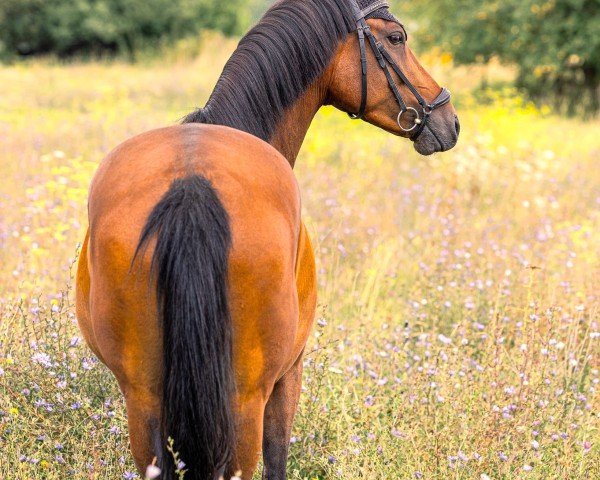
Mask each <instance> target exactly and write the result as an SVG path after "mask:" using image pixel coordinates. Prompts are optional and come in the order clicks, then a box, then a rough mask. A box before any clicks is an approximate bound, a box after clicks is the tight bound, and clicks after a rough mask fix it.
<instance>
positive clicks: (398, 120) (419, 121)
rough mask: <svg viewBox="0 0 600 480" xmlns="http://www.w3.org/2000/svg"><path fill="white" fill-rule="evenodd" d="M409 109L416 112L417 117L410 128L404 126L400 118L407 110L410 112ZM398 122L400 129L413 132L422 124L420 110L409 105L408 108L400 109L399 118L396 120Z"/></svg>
mask: <svg viewBox="0 0 600 480" xmlns="http://www.w3.org/2000/svg"><path fill="white" fill-rule="evenodd" d="M409 110H412V111H413V112H415V115H416V118H415V120H414V121H415V124H414V125H413V126H412V127H410V128H404V127H403V126H402V124H401V123H400V120H401V119H402V115H404V114H405V113H406V112H408V111H409ZM396 122H398V126H399V127H400V130H402V131H403V132H406V133H408V132H412V131H413V130H414V129H415V128H417V127H418V126H419V125H421V122H422V120H421V117H420V115H419V112H417V110H416V109H415V108H413V107H407V108H406V110H400V113H399V114H398V119H397V120H396Z"/></svg>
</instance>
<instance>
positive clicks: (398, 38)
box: [387, 32, 404, 45]
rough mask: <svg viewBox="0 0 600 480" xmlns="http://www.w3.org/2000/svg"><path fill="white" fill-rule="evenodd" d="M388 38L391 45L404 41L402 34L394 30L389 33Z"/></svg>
mask: <svg viewBox="0 0 600 480" xmlns="http://www.w3.org/2000/svg"><path fill="white" fill-rule="evenodd" d="M387 38H388V40H389V41H390V43H391V44H392V45H399V44H401V43H404V35H403V34H402V33H400V32H394V33H392V34H391V35H388V37H387Z"/></svg>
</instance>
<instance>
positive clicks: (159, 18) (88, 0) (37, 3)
mask: <svg viewBox="0 0 600 480" xmlns="http://www.w3.org/2000/svg"><path fill="white" fill-rule="evenodd" d="M242 3H243V0H228V1H227V2H221V1H219V2H215V1H212V0H2V1H1V2H0V44H2V47H0V53H1V52H2V49H3V50H4V52H5V53H13V54H14V53H16V54H20V55H29V54H39V53H48V52H52V53H56V54H58V55H70V54H73V53H82V52H85V53H100V52H107V51H108V52H114V53H126V54H129V55H131V56H133V54H134V52H135V51H136V50H138V49H139V48H141V47H145V46H147V45H148V44H156V43H157V42H158V41H170V40H175V39H178V38H182V37H185V36H189V35H193V34H196V33H198V32H199V31H200V30H201V29H203V28H212V29H217V30H220V31H222V32H224V33H225V34H234V33H239V30H240V23H241V18H242V16H241V15H240V12H241V11H242V10H243V9H242V8H241V4H242Z"/></svg>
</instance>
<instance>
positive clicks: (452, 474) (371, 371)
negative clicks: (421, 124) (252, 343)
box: [0, 40, 600, 480]
mask: <svg viewBox="0 0 600 480" xmlns="http://www.w3.org/2000/svg"><path fill="white" fill-rule="evenodd" d="M232 48H233V44H232V43H229V44H227V47H226V48H223V47H221V46H218V45H217V43H216V42H215V41H214V40H207V46H206V48H205V49H204V50H203V53H202V54H201V55H200V56H198V57H197V58H196V59H195V60H194V61H189V60H185V57H182V58H178V56H177V55H176V54H172V55H171V56H169V58H167V59H166V60H164V61H153V62H149V63H147V64H144V65H135V66H132V65H126V64H121V63H96V64H84V65H69V66H64V65H63V66H61V65H57V64H55V63H52V62H43V61H37V62H32V63H25V64H20V65H16V66H12V67H0V85H2V89H1V92H0V452H1V453H0V479H3V480H12V479H119V478H126V479H127V478H137V476H136V475H135V474H134V473H133V472H134V471H135V468H134V466H133V462H132V459H131V456H130V454H129V450H128V438H127V425H126V418H125V411H124V405H123V401H122V398H121V395H120V393H119V390H118V388H117V385H116V382H115V380H114V379H113V377H112V376H111V374H110V373H109V372H108V371H107V370H106V369H105V368H104V367H103V365H101V364H99V363H98V361H97V360H96V359H95V358H94V357H93V355H92V354H91V353H90V351H89V350H88V349H87V347H86V346H85V345H84V343H83V342H82V341H81V340H80V338H79V332H78V329H77V326H76V321H75V316H74V309H73V305H72V302H73V292H72V290H71V285H72V283H71V276H72V273H73V262H74V259H75V258H76V255H77V245H78V242H79V241H81V239H82V235H83V232H84V229H85V224H86V196H87V188H88V185H89V182H90V179H91V176H92V175H93V173H94V171H95V169H96V166H97V165H98V162H100V160H101V159H102V157H103V156H104V155H105V154H106V153H107V152H108V151H109V150H110V149H111V148H112V147H114V146H116V145H117V144H119V143H120V142H121V141H123V140H125V139H126V138H128V137H130V136H132V135H134V134H136V133H140V132H143V131H145V130H148V129H151V128H154V127H159V126H164V125H167V124H172V123H174V122H176V121H177V120H178V119H179V118H181V117H182V116H183V115H184V114H186V113H187V112H189V111H190V110H191V109H192V108H193V107H195V106H197V105H202V104H203V102H204V101H205V99H206V98H207V96H208V94H209V92H210V89H211V87H212V86H213V85H214V82H215V81H216V78H217V76H218V74H219V72H220V67H221V66H222V64H223V62H224V61H225V59H226V58H227V56H228V53H229V52H230V51H231V49H232ZM426 60H427V61H426V63H428V64H429V65H430V66H432V71H433V72H435V75H436V76H437V77H438V78H439V79H440V80H443V83H445V84H447V86H448V87H450V88H451V89H452V90H453V92H454V93H455V94H456V95H455V96H456V98H457V101H456V106H457V109H458V111H459V115H460V117H461V121H462V126H463V133H462V134H461V139H460V141H459V144H458V146H457V147H456V148H455V149H454V150H453V151H451V152H449V153H446V154H443V155H436V156H433V157H428V158H422V157H419V156H418V155H417V154H416V153H415V152H414V151H413V150H412V146H411V145H410V144H409V143H408V142H407V141H403V140H400V139H397V138H393V137H391V136H389V135H387V134H385V133H384V132H380V131H378V130H376V129H375V128H374V127H370V126H368V125H365V124H361V123H360V122H356V123H354V122H350V121H349V120H348V119H347V117H346V116H345V115H343V114H341V113H339V112H336V111H334V110H331V109H324V110H323V111H322V112H321V113H320V114H319V116H318V117H317V119H316V121H315V123H314V124H313V127H312V128H311V131H310V132H309V135H308V138H307V140H306V143H305V146H304V149H303V152H302V154H301V156H300V158H299V160H298V163H297V167H296V174H297V177H298V180H299V183H300V186H301V190H302V195H303V205H304V214H305V220H306V223H307V225H308V227H309V230H310V231H311V232H312V237H313V238H314V240H315V247H316V251H317V252H316V253H317V259H318V270H319V279H320V283H319V285H320V290H319V307H318V318H319V321H318V326H317V327H316V329H315V332H314V334H313V335H312V337H311V339H310V344H309V348H308V351H309V354H308V355H307V358H306V367H305V381H304V385H305V387H304V393H303V395H302V399H301V405H300V409H299V413H298V416H297V419H296V423H295V428H294V433H293V439H292V442H293V444H292V447H291V458H290V464H289V472H290V478H292V479H325V478H343V479H361V478H363V479H409V478H417V479H419V478H424V479H450V478H452V479H488V478H489V479H511V478H519V479H520V478H524V479H594V478H600V430H599V429H600V421H599V419H598V412H599V410H600V395H599V391H600V385H598V383H599V381H600V374H599V369H600V358H599V355H598V354H599V353H600V325H599V323H600V288H599V285H600V259H599V252H600V137H599V136H598V132H599V131H600V122H599V121H598V120H593V121H586V122H583V121H577V120H566V119H561V118H558V117H556V116H553V115H552V112H550V111H548V110H544V111H538V110H536V109H535V108H533V107H531V106H529V105H527V104H526V103H525V102H523V101H522V100H521V99H519V98H518V96H516V95H515V94H514V92H510V91H507V92H504V93H503V92H500V93H498V92H496V93H494V94H490V95H486V102H485V104H483V105H478V104H477V103H476V100H477V99H480V98H481V93H477V92H475V91H474V90H473V89H474V88H475V87H476V84H477V78H479V75H480V74H481V72H477V71H475V70H464V69H453V68H452V67H451V66H449V65H442V64H438V63H436V62H435V57H431V58H428V59H426ZM489 74H490V75H492V76H493V74H494V72H491V73H489ZM357 81H358V79H357ZM241 161H242V160H241Z"/></svg>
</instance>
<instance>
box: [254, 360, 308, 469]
mask: <svg viewBox="0 0 600 480" xmlns="http://www.w3.org/2000/svg"><path fill="white" fill-rule="evenodd" d="M301 387H302V355H300V357H299V358H298V359H297V360H296V363H295V364H294V366H292V368H290V370H288V372H287V373H286V374H285V375H284V376H283V377H282V378H281V379H280V380H279V381H278V382H277V383H276V384H275V388H274V389H273V393H271V397H270V398H269V401H268V402H267V406H266V409H265V419H264V433H263V458H264V469H263V474H262V478H263V479H268V480H285V478H286V465H287V458H288V447H289V444H290V435H291V432H292V423H293V420H294V415H295V413H296V408H297V407H298V399H299V397H300V390H301Z"/></svg>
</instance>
